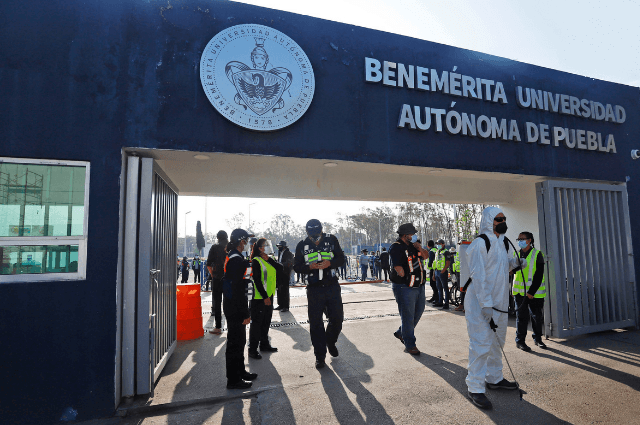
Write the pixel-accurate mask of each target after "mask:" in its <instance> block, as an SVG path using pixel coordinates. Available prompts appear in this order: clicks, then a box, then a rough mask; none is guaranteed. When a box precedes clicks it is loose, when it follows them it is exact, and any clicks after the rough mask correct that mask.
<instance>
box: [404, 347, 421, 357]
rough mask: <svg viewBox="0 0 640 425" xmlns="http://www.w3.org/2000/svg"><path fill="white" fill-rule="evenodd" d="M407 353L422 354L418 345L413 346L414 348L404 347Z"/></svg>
mask: <svg viewBox="0 0 640 425" xmlns="http://www.w3.org/2000/svg"><path fill="white" fill-rule="evenodd" d="M404 352H405V353H409V354H411V355H412V356H419V355H420V350H418V347H413V348H405V349H404Z"/></svg>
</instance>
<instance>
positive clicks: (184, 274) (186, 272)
mask: <svg viewBox="0 0 640 425" xmlns="http://www.w3.org/2000/svg"><path fill="white" fill-rule="evenodd" d="M188 281H189V260H188V259H187V257H186V256H184V257H182V283H187V282H188Z"/></svg>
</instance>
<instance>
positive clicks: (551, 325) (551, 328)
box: [549, 322, 553, 332]
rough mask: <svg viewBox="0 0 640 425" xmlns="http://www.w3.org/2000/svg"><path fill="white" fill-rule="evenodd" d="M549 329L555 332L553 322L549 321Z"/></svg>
mask: <svg viewBox="0 0 640 425" xmlns="http://www.w3.org/2000/svg"><path fill="white" fill-rule="evenodd" d="M549 330H550V331H552V332H553V323H551V322H549Z"/></svg>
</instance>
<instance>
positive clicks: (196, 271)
mask: <svg viewBox="0 0 640 425" xmlns="http://www.w3.org/2000/svg"><path fill="white" fill-rule="evenodd" d="M197 282H200V269H193V283H197Z"/></svg>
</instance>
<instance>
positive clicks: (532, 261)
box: [512, 248, 547, 298]
mask: <svg viewBox="0 0 640 425" xmlns="http://www.w3.org/2000/svg"><path fill="white" fill-rule="evenodd" d="M538 254H540V255H543V254H542V252H541V251H540V250H537V249H535V248H531V251H529V255H527V267H525V268H524V269H523V270H522V273H521V272H520V270H518V271H517V272H516V273H515V277H514V278H513V291H512V292H513V295H522V296H524V295H525V292H527V291H528V290H529V287H531V282H532V281H533V275H534V274H535V273H536V259H537V258H538ZM513 255H514V256H517V255H518V253H517V252H514V254H513ZM523 274H524V276H525V278H526V279H527V284H526V288H525V285H524V284H523V282H522V275H523ZM544 280H545V279H544V274H543V275H542V282H541V283H540V287H539V288H538V290H537V291H536V293H535V295H534V296H533V297H534V298H544V297H545V295H546V293H547V288H546V287H545V283H544Z"/></svg>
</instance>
